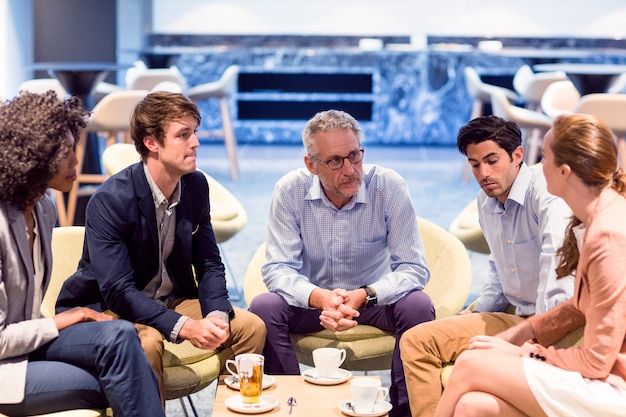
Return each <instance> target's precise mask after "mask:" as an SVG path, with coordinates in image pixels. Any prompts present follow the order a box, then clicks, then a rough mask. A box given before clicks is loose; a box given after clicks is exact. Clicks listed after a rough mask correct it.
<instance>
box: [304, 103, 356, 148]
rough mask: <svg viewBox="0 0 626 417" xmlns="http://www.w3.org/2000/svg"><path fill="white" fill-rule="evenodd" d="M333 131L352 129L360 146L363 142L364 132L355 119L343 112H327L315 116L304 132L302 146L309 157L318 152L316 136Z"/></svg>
mask: <svg viewBox="0 0 626 417" xmlns="http://www.w3.org/2000/svg"><path fill="white" fill-rule="evenodd" d="M333 129H341V130H346V129H350V130H352V132H354V134H355V135H356V137H357V139H358V140H359V145H360V144H361V142H362V141H363V130H362V129H361V126H360V125H359V122H357V121H356V119H355V118H354V117H352V116H351V115H349V114H348V113H346V112H344V111H341V110H326V111H322V112H319V113H317V114H316V115H315V116H313V118H311V119H310V120H309V121H308V122H307V123H306V126H305V127H304V130H303V131H302V144H303V145H304V149H305V150H306V153H307V155H309V156H314V155H315V154H316V153H317V152H318V150H317V149H316V148H315V134H317V133H318V132H327V131H329V130H333Z"/></svg>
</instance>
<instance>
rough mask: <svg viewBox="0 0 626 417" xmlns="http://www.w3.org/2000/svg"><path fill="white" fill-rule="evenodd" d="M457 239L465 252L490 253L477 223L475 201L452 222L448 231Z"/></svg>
mask: <svg viewBox="0 0 626 417" xmlns="http://www.w3.org/2000/svg"><path fill="white" fill-rule="evenodd" d="M448 231H449V232H450V233H452V234H453V235H454V236H455V237H456V238H458V239H459V240H460V241H461V242H462V243H463V245H465V247H466V248H467V250H471V251H473V252H479V253H486V254H488V253H491V250H490V249H489V245H488V244H487V241H486V240H485V235H484V234H483V230H482V228H481V227H480V223H479V222H478V206H477V202H476V199H474V200H472V201H471V202H470V203H469V204H468V205H467V206H465V208H463V210H461V212H460V213H459V214H458V215H457V216H456V217H455V218H454V220H452V223H451V224H450V228H449V229H448Z"/></svg>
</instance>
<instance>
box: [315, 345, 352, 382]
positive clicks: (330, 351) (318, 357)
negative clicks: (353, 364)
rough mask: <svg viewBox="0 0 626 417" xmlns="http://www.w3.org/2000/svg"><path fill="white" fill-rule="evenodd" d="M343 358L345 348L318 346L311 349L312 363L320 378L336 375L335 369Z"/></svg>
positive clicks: (337, 368) (344, 358)
mask: <svg viewBox="0 0 626 417" xmlns="http://www.w3.org/2000/svg"><path fill="white" fill-rule="evenodd" d="M345 360H346V350H345V349H337V348H319V349H315V350H314V351H313V364H314V365H315V369H317V372H318V375H319V376H320V377H322V378H324V377H326V378H332V377H337V371H338V370H339V367H340V366H341V364H342V363H343V361H345Z"/></svg>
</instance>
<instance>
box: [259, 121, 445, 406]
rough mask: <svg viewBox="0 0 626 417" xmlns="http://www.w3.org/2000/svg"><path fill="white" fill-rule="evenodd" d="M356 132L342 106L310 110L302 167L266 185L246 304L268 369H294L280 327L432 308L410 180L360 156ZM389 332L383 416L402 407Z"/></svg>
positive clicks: (429, 313) (404, 322)
mask: <svg viewBox="0 0 626 417" xmlns="http://www.w3.org/2000/svg"><path fill="white" fill-rule="evenodd" d="M362 138H363V133H362V130H361V127H360V126H359V124H358V122H357V121H356V120H355V119H354V118H353V117H352V116H350V115H349V114H347V113H345V112H342V111H338V110H328V111H325V112H320V113H318V114H316V115H315V116H314V117H313V118H312V119H311V120H309V121H308V122H307V124H306V127H305V129H304V131H303V132H302V142H303V144H304V147H305V150H306V155H305V157H304V164H305V166H306V169H298V170H295V171H293V172H290V173H288V174H287V175H285V176H284V177H283V178H282V179H280V180H279V181H278V183H277V184H276V186H275V189H274V194H273V198H272V203H271V207H270V213H269V217H268V231H267V262H266V264H265V265H264V266H263V280H264V282H265V284H266V285H267V287H268V288H269V290H270V292H269V293H264V294H261V295H258V296H257V297H255V298H254V300H252V302H251V304H250V311H252V312H253V313H255V314H257V315H258V316H259V317H261V318H262V319H263V321H264V322H265V325H266V327H267V340H266V344H265V349H264V351H263V353H264V355H265V358H266V362H265V370H266V372H267V373H268V374H290V375H297V374H299V373H300V367H299V365H298V360H297V358H296V354H295V351H294V349H293V346H292V345H291V341H290V339H289V333H301V334H307V333H313V332H317V331H320V330H323V329H329V330H333V331H343V330H347V329H350V328H352V327H354V326H357V325H359V324H368V325H371V326H375V327H378V328H380V329H383V330H386V331H392V332H395V335H396V341H399V340H400V337H401V336H402V334H403V333H404V331H406V330H408V329H410V328H411V327H413V326H415V325H417V324H419V323H422V322H425V321H430V320H433V319H434V318H435V310H434V307H433V304H432V301H431V300H430V298H429V297H428V295H427V294H426V293H424V292H423V291H422V290H423V289H424V286H425V285H426V283H427V282H428V280H429V278H430V273H429V270H428V267H427V266H426V257H425V254H424V246H423V244H422V238H421V236H420V232H419V229H418V226H417V221H416V214H415V208H414V207H413V204H412V201H411V196H410V194H409V189H408V187H407V185H406V183H405V181H404V179H403V178H402V177H400V175H398V174H397V173H396V172H394V171H392V170H390V169H386V168H382V167H380V166H376V165H364V164H363V155H364V150H363V146H362ZM397 346H398V345H397V342H396V350H395V352H394V355H393V361H392V368H391V379H392V381H391V382H392V385H391V389H390V391H389V394H390V397H391V402H392V405H393V409H392V411H391V412H390V413H389V415H390V416H408V415H410V412H409V405H408V397H407V392H406V384H405V382H404V371H403V369H402V362H401V360H400V354H399V351H398V347H397Z"/></svg>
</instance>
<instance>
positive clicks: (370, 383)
mask: <svg viewBox="0 0 626 417" xmlns="http://www.w3.org/2000/svg"><path fill="white" fill-rule="evenodd" d="M350 387H351V390H352V404H354V411H355V412H357V413H359V414H368V413H373V412H374V411H375V409H376V404H378V403H379V402H380V401H382V400H384V399H385V397H386V396H387V394H389V389H388V388H385V387H383V386H382V383H381V382H380V380H378V379H374V378H354V379H352V380H351V381H350ZM381 393H382V394H383V395H382V396H381V395H380V394H381Z"/></svg>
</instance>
